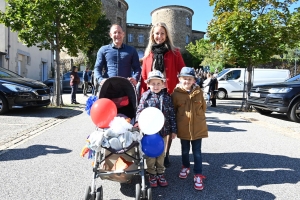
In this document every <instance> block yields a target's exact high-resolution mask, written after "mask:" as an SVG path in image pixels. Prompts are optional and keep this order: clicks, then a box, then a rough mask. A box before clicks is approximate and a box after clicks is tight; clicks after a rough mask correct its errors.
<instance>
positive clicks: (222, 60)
mask: <svg viewBox="0 0 300 200" xmlns="http://www.w3.org/2000/svg"><path fill="white" fill-rule="evenodd" d="M185 48H186V50H187V51H188V52H189V53H190V54H191V55H192V56H193V57H194V58H195V59H199V60H201V62H200V63H201V65H202V66H210V69H211V70H212V69H214V70H218V71H220V70H221V69H222V68H223V66H225V64H226V63H229V62H231V61H230V60H229V59H228V56H227V49H226V47H225V46H224V45H219V46H218V47H216V46H215V44H214V43H212V42H211V41H210V40H209V39H204V38H202V39H200V40H196V41H195V43H194V44H193V43H189V44H188V45H187V46H186V47H185ZM214 70H213V71H214Z"/></svg>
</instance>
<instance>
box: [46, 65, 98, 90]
mask: <svg viewBox="0 0 300 200" xmlns="http://www.w3.org/2000/svg"><path fill="white" fill-rule="evenodd" d="M77 73H78V76H79V77H80V83H79V84H78V90H79V91H82V90H83V87H84V84H83V82H84V81H83V71H79V72H77ZM70 74H71V72H67V73H65V74H64V75H63V76H62V80H61V82H62V90H63V91H65V90H71V86H70ZM91 75H92V71H91V70H89V71H88V77H89V82H88V84H89V87H88V91H87V92H88V93H91V92H92V89H93V88H92V83H91ZM54 82H55V80H54V79H53V78H51V79H47V80H45V81H44V83H45V84H46V85H47V86H48V87H49V88H50V89H51V91H53V84H54Z"/></svg>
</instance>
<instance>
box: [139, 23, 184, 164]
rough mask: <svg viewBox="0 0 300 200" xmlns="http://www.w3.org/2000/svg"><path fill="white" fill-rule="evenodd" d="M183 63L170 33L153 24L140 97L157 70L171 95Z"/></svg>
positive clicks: (164, 25) (168, 147)
mask: <svg viewBox="0 0 300 200" xmlns="http://www.w3.org/2000/svg"><path fill="white" fill-rule="evenodd" d="M184 66H185V64H184V61H183V58H182V56H181V53H180V51H179V49H178V48H176V47H175V46H174V44H173V40H172V38H171V35H170V32H169V30H168V28H167V26H166V24H165V23H162V22H159V23H157V24H154V25H153V26H152V28H151V30H150V34H149V43H148V46H147V48H146V50H145V56H144V57H143V65H142V74H141V95H142V94H143V93H144V92H145V91H147V89H148V88H147V84H146V83H145V80H147V78H148V77H147V76H148V74H149V72H150V71H153V70H159V71H160V72H161V73H163V74H164V76H165V77H166V82H165V87H166V89H167V92H168V93H169V94H171V93H172V92H173V90H174V88H175V86H176V85H177V83H178V78H177V75H178V74H179V73H180V71H181V68H182V67H184ZM171 143H172V137H171V136H170V135H168V136H167V147H166V148H165V149H166V157H165V162H164V164H165V167H169V165H170V161H169V150H170V147H171Z"/></svg>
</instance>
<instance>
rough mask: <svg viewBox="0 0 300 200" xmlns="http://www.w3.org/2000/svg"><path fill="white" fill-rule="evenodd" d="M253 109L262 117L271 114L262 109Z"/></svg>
mask: <svg viewBox="0 0 300 200" xmlns="http://www.w3.org/2000/svg"><path fill="white" fill-rule="evenodd" d="M254 109H255V110H256V111H257V112H258V113H259V114H262V115H269V114H271V113H272V112H273V111H270V110H264V109H260V108H256V107H254Z"/></svg>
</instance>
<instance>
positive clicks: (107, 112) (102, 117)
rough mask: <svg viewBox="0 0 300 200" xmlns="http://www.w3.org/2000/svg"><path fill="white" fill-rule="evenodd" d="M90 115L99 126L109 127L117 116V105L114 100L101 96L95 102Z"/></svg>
mask: <svg viewBox="0 0 300 200" xmlns="http://www.w3.org/2000/svg"><path fill="white" fill-rule="evenodd" d="M90 115H91V118H92V121H93V122H94V124H95V125H96V126H97V127H99V128H108V127H109V123H110V122H111V121H112V120H113V119H114V117H115V116H117V106H116V105H115V104H114V102H113V101H112V100H110V99H107V98H101V99H98V100H97V101H95V102H94V103H93V105H92V108H91V111H90Z"/></svg>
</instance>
